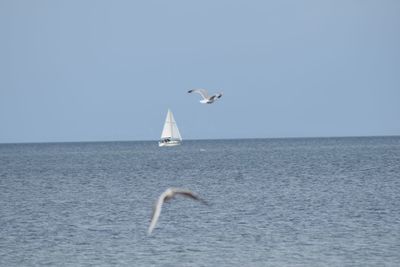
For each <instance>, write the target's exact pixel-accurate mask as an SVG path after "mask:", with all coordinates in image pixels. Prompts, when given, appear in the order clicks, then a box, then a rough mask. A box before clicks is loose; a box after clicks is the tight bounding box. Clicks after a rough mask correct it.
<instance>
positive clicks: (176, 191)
mask: <svg viewBox="0 0 400 267" xmlns="http://www.w3.org/2000/svg"><path fill="white" fill-rule="evenodd" d="M172 191H173V192H174V194H176V195H181V196H184V197H188V198H191V199H194V200H197V201H200V202H201V203H203V204H205V205H208V203H207V202H206V201H205V200H204V199H202V198H200V197H199V196H197V195H196V194H195V193H193V192H192V191H189V190H186V189H180V188H173V189H172Z"/></svg>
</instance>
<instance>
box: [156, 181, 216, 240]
mask: <svg viewBox="0 0 400 267" xmlns="http://www.w3.org/2000/svg"><path fill="white" fill-rule="evenodd" d="M175 195H182V196H184V197H189V198H192V199H194V200H197V201H200V202H202V203H203V204H206V205H208V204H207V202H205V201H204V200H203V199H201V198H199V197H198V196H197V195H196V194H195V193H193V192H191V191H189V190H186V189H181V188H168V189H167V190H165V191H164V193H162V194H161V195H160V196H159V197H158V200H157V202H156V203H155V206H154V209H153V215H152V217H151V223H150V226H149V230H148V234H151V232H152V231H153V229H154V227H155V226H156V223H157V221H158V218H159V217H160V213H161V207H162V205H163V203H164V202H165V201H168V200H170V199H172V198H174V197H175Z"/></svg>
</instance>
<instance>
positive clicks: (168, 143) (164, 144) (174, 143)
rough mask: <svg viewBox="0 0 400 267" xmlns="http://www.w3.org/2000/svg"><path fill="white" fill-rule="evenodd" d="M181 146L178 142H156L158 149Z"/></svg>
mask: <svg viewBox="0 0 400 267" xmlns="http://www.w3.org/2000/svg"><path fill="white" fill-rule="evenodd" d="M180 144H181V142H180V141H170V142H158V146H159V147H163V146H165V147H170V146H179V145H180Z"/></svg>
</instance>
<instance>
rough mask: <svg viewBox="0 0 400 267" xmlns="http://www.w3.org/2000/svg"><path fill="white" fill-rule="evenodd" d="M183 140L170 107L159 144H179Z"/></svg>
mask: <svg viewBox="0 0 400 267" xmlns="http://www.w3.org/2000/svg"><path fill="white" fill-rule="evenodd" d="M181 142H182V137H181V134H180V133H179V130H178V126H177V125H176V122H175V119H174V115H173V114H172V112H171V110H169V109H168V112H167V117H166V118H165V123H164V128H163V131H162V133H161V140H160V142H158V146H160V147H161V146H177V145H180V144H181Z"/></svg>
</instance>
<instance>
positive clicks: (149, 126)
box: [0, 0, 400, 143]
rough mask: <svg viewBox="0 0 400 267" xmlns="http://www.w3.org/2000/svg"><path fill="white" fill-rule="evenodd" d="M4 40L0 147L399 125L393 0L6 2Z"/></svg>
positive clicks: (399, 12) (0, 13) (399, 128)
mask: <svg viewBox="0 0 400 267" xmlns="http://www.w3.org/2000/svg"><path fill="white" fill-rule="evenodd" d="M0 38H1V42H0V143H7V142H56V141H99V140H156V139H159V137H160V134H161V130H162V126H163V122H164V119H165V115H166V112H167V109H168V108H171V110H172V111H173V112H174V115H175V119H176V120H177V123H178V126H179V128H180V130H181V134H182V136H183V138H184V139H209V138H252V137H261V138H264V137H265V138H269V137H307V136H354V135H356V136H363V135H399V134H400V1H398V0H382V1H378V0H375V1H370V0H365V1H361V0H357V1H356V0H342V1H340V0H339V1H337V0H335V1H333V0H332V1H318V0H314V1H295V0H292V1H230V0H222V1H211V0H205V1H204V0H203V1H185V0H181V1H173V0H172V1H161V0H160V1H151V0H150V1H147V0H146V1H130V0H129V1H128V0H126V1H123V0H117V1H97V0H96V1H95V0H91V1H75V0H72V1H56V0H41V1H30V0H26V1H21V0H0ZM199 87H201V88H207V89H209V90H210V91H220V90H221V91H223V92H224V96H223V97H222V98H221V99H220V101H219V102H217V103H215V104H213V105H202V104H200V103H199V102H198V101H199V97H198V96H197V95H189V94H187V93H186V92H187V90H189V89H192V88H199Z"/></svg>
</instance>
